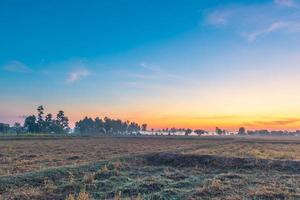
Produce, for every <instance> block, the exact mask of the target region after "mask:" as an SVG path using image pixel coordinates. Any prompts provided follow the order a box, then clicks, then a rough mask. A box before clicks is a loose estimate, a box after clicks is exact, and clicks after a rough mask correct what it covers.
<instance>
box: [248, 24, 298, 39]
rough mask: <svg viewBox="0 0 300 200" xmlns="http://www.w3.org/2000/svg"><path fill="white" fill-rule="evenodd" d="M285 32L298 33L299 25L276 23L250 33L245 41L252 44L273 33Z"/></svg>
mask: <svg viewBox="0 0 300 200" xmlns="http://www.w3.org/2000/svg"><path fill="white" fill-rule="evenodd" d="M279 30H285V31H290V32H298V31H300V23H298V22H289V21H278V22H274V23H272V24H271V25H270V26H269V27H267V28H265V29H262V30H258V31H255V32H252V33H250V34H248V35H247V39H248V41H249V42H254V41H255V40H256V39H257V38H258V37H260V36H262V35H265V34H269V33H272V32H275V31H279Z"/></svg>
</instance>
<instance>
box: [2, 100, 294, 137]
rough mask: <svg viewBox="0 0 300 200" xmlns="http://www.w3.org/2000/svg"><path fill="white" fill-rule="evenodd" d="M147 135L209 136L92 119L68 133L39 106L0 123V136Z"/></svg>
mask: <svg viewBox="0 0 300 200" xmlns="http://www.w3.org/2000/svg"><path fill="white" fill-rule="evenodd" d="M146 131H147V132H148V133H150V134H153V135H166V134H167V135H169V136H171V135H179V134H180V135H182V134H184V135H186V136H188V135H190V134H192V133H194V134H196V135H198V136H201V135H209V134H212V133H209V132H208V131H205V130H203V129H195V130H192V129H190V128H165V129H160V130H154V129H151V130H147V124H142V125H139V124H138V123H136V122H130V121H122V120H120V119H111V118H109V117H104V118H103V119H101V118H99V117H96V118H95V119H92V118H89V117H85V118H84V119H82V120H79V121H78V122H76V123H75V128H74V129H73V130H72V129H71V128H70V127H69V119H68V117H67V116H65V113H64V111H62V110H60V111H58V113H57V114H56V117H55V118H54V117H53V115H52V114H51V113H49V114H47V115H45V110H44V107H43V106H42V105H41V106H39V107H38V108H37V115H30V116H27V117H26V118H25V120H24V124H23V125H21V124H20V123H15V124H14V125H13V126H10V125H9V124H5V123H0V133H6V134H17V135H19V134H28V133H31V134H37V133H38V134H80V135H140V134H141V132H146ZM214 134H215V135H261V136H268V135H273V136H299V135H300V130H297V131H294V132H290V131H268V130H248V131H247V130H246V128H244V127H240V128H239V130H238V132H235V133H234V132H229V131H227V130H224V129H221V128H219V127H216V129H215V132H214Z"/></svg>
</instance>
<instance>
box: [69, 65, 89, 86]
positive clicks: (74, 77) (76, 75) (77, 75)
mask: <svg viewBox="0 0 300 200" xmlns="http://www.w3.org/2000/svg"><path fill="white" fill-rule="evenodd" d="M90 74H91V72H90V71H89V70H88V69H86V68H80V69H75V70H73V71H71V72H70V73H69V76H68V79H67V82H68V83H74V82H76V81H78V80H80V79H82V78H84V77H87V76H89V75H90Z"/></svg>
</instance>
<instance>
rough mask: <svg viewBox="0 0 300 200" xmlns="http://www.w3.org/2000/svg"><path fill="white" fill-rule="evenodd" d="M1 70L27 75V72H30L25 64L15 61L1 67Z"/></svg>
mask: <svg viewBox="0 0 300 200" xmlns="http://www.w3.org/2000/svg"><path fill="white" fill-rule="evenodd" d="M3 69H4V70H5V71H9V72H19V73H27V72H30V71H31V70H30V69H29V68H28V67H27V66H26V65H25V64H23V63H22V62H20V61H17V60H13V61H10V62H8V63H6V64H5V65H4V66H3Z"/></svg>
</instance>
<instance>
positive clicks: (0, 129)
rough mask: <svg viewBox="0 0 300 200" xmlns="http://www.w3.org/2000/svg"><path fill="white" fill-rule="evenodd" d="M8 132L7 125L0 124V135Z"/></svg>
mask: <svg viewBox="0 0 300 200" xmlns="http://www.w3.org/2000/svg"><path fill="white" fill-rule="evenodd" d="M8 131H9V124H4V123H0V133H7V132H8Z"/></svg>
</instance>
